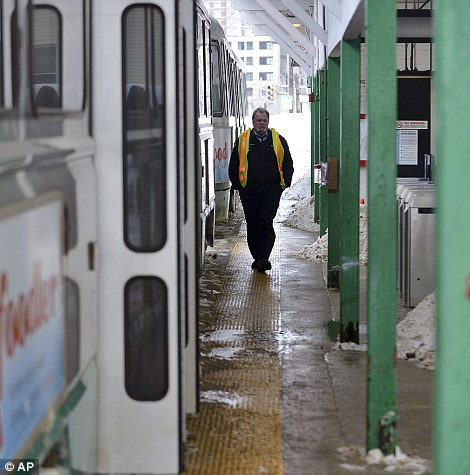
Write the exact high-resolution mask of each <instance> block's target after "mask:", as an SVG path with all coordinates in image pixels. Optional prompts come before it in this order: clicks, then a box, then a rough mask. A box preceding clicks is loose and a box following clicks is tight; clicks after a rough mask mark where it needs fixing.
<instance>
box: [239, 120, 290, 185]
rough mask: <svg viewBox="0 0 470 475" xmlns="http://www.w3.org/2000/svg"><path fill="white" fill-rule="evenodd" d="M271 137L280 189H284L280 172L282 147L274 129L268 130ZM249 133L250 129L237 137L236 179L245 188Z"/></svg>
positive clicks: (281, 172)
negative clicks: (237, 160)
mask: <svg viewBox="0 0 470 475" xmlns="http://www.w3.org/2000/svg"><path fill="white" fill-rule="evenodd" d="M270 130H271V132H272V135H273V147H274V153H275V154H276V158H277V168H278V169H279V175H280V177H281V187H282V189H284V188H285V187H286V184H285V182H284V172H283V171H282V162H283V161H284V147H283V146H282V143H281V139H280V138H279V132H278V131H277V130H275V129H270ZM250 132H251V129H248V130H246V131H245V132H243V133H242V134H240V137H238V158H239V166H238V178H239V180H240V184H241V185H242V186H243V187H245V186H246V182H247V179H248V151H249V148H250Z"/></svg>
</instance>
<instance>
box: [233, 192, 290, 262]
mask: <svg viewBox="0 0 470 475" xmlns="http://www.w3.org/2000/svg"><path fill="white" fill-rule="evenodd" d="M281 194H282V192H281V191H280V190H279V191H262V192H260V191H257V192H247V191H245V190H244V191H242V192H240V198H241V201H242V205H243V211H244V213H245V220H246V238H247V241H248V248H249V249H250V252H251V255H252V256H253V259H254V260H255V261H259V260H261V259H269V256H270V255H271V251H272V250H273V247H274V241H275V240H276V233H275V232H274V227H273V221H274V218H275V217H276V213H277V209H278V208H279V200H280V199H281Z"/></svg>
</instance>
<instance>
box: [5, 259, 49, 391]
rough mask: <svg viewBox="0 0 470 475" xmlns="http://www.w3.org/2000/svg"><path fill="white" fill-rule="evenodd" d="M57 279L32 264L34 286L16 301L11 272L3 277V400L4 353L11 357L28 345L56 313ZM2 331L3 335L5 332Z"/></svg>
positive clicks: (36, 263) (38, 264) (38, 265)
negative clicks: (45, 275) (11, 293)
mask: <svg viewBox="0 0 470 475" xmlns="http://www.w3.org/2000/svg"><path fill="white" fill-rule="evenodd" d="M57 290H58V278H57V276H56V275H53V276H51V277H49V278H47V279H43V278H42V269H41V262H40V261H38V262H35V263H34V264H33V285H32V287H31V288H30V289H29V290H28V291H27V292H26V293H22V292H21V293H19V294H18V296H17V297H16V301H15V300H14V299H13V298H9V296H8V274H7V273H6V272H3V273H2V274H1V277H0V399H3V355H4V352H6V355H7V356H8V358H12V357H13V356H14V354H15V350H16V348H17V347H18V346H25V344H26V341H27V339H28V337H30V336H31V335H33V334H34V333H35V332H36V331H37V330H38V329H39V328H41V327H42V326H43V325H45V324H46V323H47V322H48V320H50V319H51V318H53V317H54V316H55V311H56V307H55V301H56V295H57ZM2 333H3V334H2Z"/></svg>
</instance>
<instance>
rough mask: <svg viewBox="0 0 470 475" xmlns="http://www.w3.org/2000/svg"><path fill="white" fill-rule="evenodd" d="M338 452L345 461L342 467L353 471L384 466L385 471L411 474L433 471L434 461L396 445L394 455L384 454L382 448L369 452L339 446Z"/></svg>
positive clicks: (365, 471) (424, 474)
mask: <svg viewBox="0 0 470 475" xmlns="http://www.w3.org/2000/svg"><path fill="white" fill-rule="evenodd" d="M337 452H338V454H339V455H340V457H341V458H342V459H343V461H344V463H341V464H340V467H341V468H344V469H346V470H349V471H351V472H360V471H362V472H363V473H368V468H371V467H373V466H374V467H378V468H383V469H384V471H385V472H388V473H393V472H396V471H397V470H400V473H401V474H403V473H409V474H410V475H428V474H431V473H432V463H431V462H430V461H429V460H425V459H422V458H420V457H411V456H408V455H406V454H404V453H403V452H402V451H401V450H400V447H396V449H395V454H394V455H384V454H383V453H382V451H381V450H380V449H372V450H369V452H368V453H366V452H365V449H364V448H362V447H339V448H338V449H337Z"/></svg>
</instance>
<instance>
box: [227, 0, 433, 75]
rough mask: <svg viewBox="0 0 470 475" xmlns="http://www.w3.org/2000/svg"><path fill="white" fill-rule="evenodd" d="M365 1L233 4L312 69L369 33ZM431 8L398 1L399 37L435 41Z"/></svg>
mask: <svg viewBox="0 0 470 475" xmlns="http://www.w3.org/2000/svg"><path fill="white" fill-rule="evenodd" d="M364 4H365V0H322V1H319V0H232V8H233V9H235V10H240V11H241V14H242V22H243V23H245V24H251V25H252V26H253V32H254V34H256V35H268V36H270V37H271V38H272V39H273V40H274V41H276V42H277V43H278V44H279V45H280V46H281V48H282V49H283V50H284V51H286V52H287V53H288V54H289V55H290V56H291V57H292V58H293V59H294V60H295V61H296V62H297V64H298V65H299V66H300V67H302V68H303V69H304V70H305V71H306V72H307V74H308V75H313V74H314V71H315V70H316V69H317V68H321V67H322V62H323V61H324V53H326V54H327V55H331V56H337V55H339V45H340V42H341V40H343V39H354V38H357V36H358V35H359V34H362V35H363V34H364V33H363V32H364V21H365V20H364ZM423 4H424V5H423ZM425 4H426V2H425V0H422V1H421V5H422V6H424V7H426V5H425ZM323 7H324V8H323ZM429 8H430V7H429V6H428V7H427V8H421V9H420V10H419V12H418V11H417V10H406V11H403V10H401V2H400V0H398V1H397V41H401V40H403V41H402V42H407V41H408V40H409V41H410V42H411V41H420V42H424V41H426V42H428V41H431V37H432V26H431V10H430V9H429ZM315 10H317V11H315Z"/></svg>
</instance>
